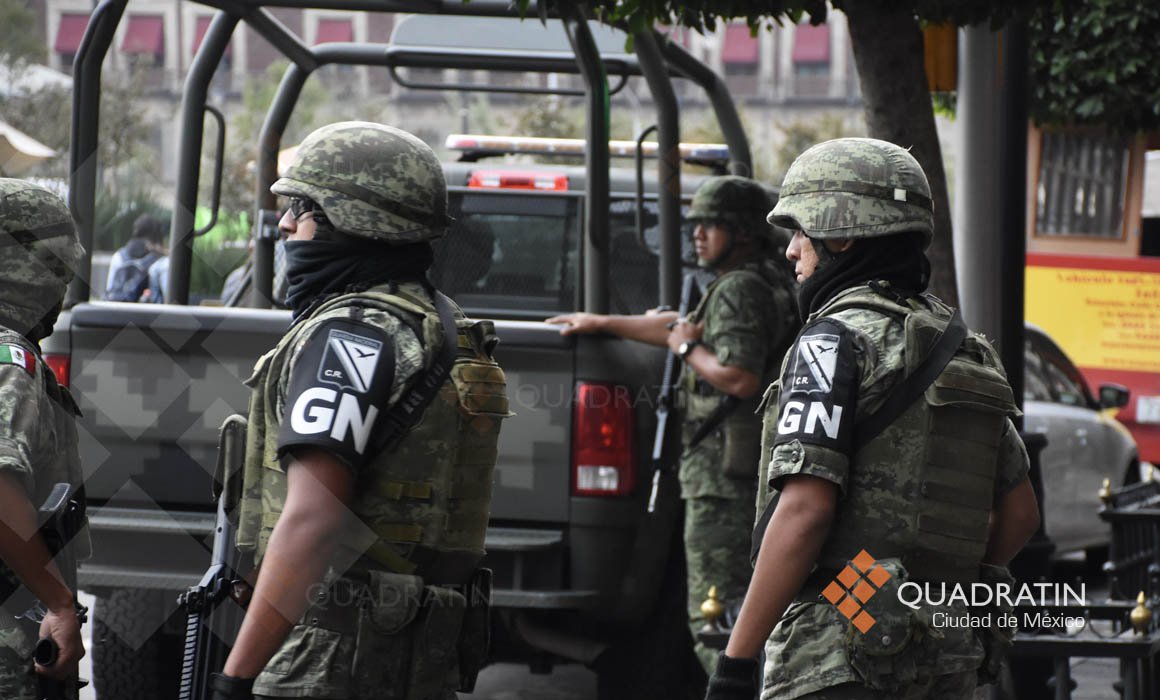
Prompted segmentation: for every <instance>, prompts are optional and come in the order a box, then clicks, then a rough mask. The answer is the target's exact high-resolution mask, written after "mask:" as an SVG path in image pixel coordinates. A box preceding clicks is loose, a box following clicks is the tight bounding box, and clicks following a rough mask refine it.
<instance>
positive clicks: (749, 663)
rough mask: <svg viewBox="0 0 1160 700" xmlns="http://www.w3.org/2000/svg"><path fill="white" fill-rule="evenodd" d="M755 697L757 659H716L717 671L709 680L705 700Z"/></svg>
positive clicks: (749, 698)
mask: <svg viewBox="0 0 1160 700" xmlns="http://www.w3.org/2000/svg"><path fill="white" fill-rule="evenodd" d="M756 697H757V659H735V658H733V657H731V656H725V652H721V654H720V655H719V656H718V657H717V670H716V671H713V675H712V677H710V678H709V690H708V692H706V693H705V700H753V699H754V698H756Z"/></svg>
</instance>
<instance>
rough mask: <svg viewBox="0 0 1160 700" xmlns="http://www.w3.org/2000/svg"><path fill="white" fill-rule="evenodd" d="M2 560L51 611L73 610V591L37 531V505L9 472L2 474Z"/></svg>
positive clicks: (0, 511)
mask: <svg viewBox="0 0 1160 700" xmlns="http://www.w3.org/2000/svg"><path fill="white" fill-rule="evenodd" d="M0 560H2V561H3V562H4V563H5V564H6V565H7V566H8V567H9V568H10V569H12V571H13V572H15V574H16V577H17V578H19V579H20V581H21V583H23V584H24V585H25V586H27V587H28V590H30V591H31V592H32V594H33V595H34V596H36V597H37V599H38V600H40V601H41V602H42V603H44V605H45V607H47V608H48V609H49V610H54V611H70V612H71V611H72V610H73V592H72V591H70V590H69V588H68V586H66V585H65V584H64V579H63V578H62V577H61V575H60V571H59V570H58V569H57V567H56V564H55V563H54V562H53V560H52V554H51V553H50V552H49V551H48V546H47V545H46V544H45V543H44V539H43V538H41V536H40V534H39V533H38V532H37V531H36V508H35V507H33V505H32V502H31V501H30V500H28V494H27V493H26V492H25V491H24V487H23V486H22V485H21V484H20V482H19V481H17V480H16V478H15V477H14V476H12V475H10V474H2V475H0Z"/></svg>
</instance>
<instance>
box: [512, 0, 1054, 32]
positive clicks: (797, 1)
mask: <svg viewBox="0 0 1160 700" xmlns="http://www.w3.org/2000/svg"><path fill="white" fill-rule="evenodd" d="M1043 3H1044V0H1038V4H1043ZM528 4H529V0H519V5H520V6H521V7H524V8H526V7H527V6H528ZM585 4H586V5H588V6H589V7H590V8H591V9H592V12H593V14H594V15H596V16H597V17H598V18H600V19H601V20H603V21H607V22H619V23H623V24H625V25H626V26H627V27H628V28H629V29H630V30H632V31H634V32H635V31H642V30H645V29H649V28H651V27H653V26H656V25H657V24H664V25H673V24H676V25H681V26H685V27H688V28H690V29H694V30H696V31H698V32H704V31H713V30H714V29H716V26H717V22H718V21H720V20H744V21H745V22H746V23H747V24H749V26H750V27H751V28H754V29H756V28H759V27H762V26H769V25H770V24H771V23H774V22H776V23H778V24H782V23H785V22H790V23H794V24H796V23H798V22H800V21H801V20H802V18H803V17H804V18H808V19H809V21H810V22H811V23H813V24H821V23H822V22H825V21H826V12H827V3H826V1H825V0H588V2H587V3H585ZM829 4H830V5H832V6H833V7H834V8H835V9H838V10H845V9H846V6H847V5H851V4H859V5H862V6H872V7H874V6H877V7H882V8H886V7H888V6H889V7H890V8H892V9H894V8H898V7H899V6H908V7H909V8H910V9H911V10H912V12H913V13H914V15H915V16H916V17H919V18H921V19H922V20H924V21H928V22H936V23H938V22H950V23H952V24H955V25H958V26H964V25H968V24H979V23H990V24H991V25H992V26H995V27H998V26H1001V25H1003V24H1004V23H1005V22H1007V20H1009V19H1010V18H1011V17H1013V16H1015V15H1016V14H1018V13H1020V12H1026V11H1029V10H1030V8H1032V7H1033V6H1034V5H1036V4H1037V2H1036V0H1006V1H1004V0H908V1H900V0H831V2H830V3H829Z"/></svg>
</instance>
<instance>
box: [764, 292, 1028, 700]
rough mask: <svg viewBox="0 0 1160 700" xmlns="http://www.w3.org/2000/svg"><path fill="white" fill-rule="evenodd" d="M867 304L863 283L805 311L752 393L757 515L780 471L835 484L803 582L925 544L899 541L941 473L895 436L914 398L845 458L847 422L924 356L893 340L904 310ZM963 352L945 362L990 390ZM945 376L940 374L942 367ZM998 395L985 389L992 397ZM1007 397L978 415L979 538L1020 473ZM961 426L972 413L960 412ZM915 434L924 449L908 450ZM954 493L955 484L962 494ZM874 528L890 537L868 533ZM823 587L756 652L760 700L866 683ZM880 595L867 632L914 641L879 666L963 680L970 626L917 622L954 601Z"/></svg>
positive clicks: (980, 360)
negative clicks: (767, 382)
mask: <svg viewBox="0 0 1160 700" xmlns="http://www.w3.org/2000/svg"><path fill="white" fill-rule="evenodd" d="M874 296H875V293H874V292H872V291H871V290H870V288H869V287H865V286H862V287H855V288H851V289H848V290H846V291H844V292H842V293H840V294H839V295H838V296H837V297H835V298H834V299H833V300H831V301H830V302H828V303H827V304H826V305H825V306H824V307H823V308H822V309H820V310H818V311H817V312H816V313H814V314H813V315H811V316H810V318H809V319H807V321H806V326H805V328H804V329H803V330H802V332H801V334H800V335H799V338H798V340H797V342H796V344H795V346H794V348H793V349H792V350H791V352H790V353H788V354H787V355H786V358H785V361H784V363H783V368H782V374H781V378H780V379H779V381H778V382H777V383H775V384H773V385H772V386H771V387H770V388H769V390H768V391H767V392H766V395H765V398H764V400H765V401H766V404H765V407H764V421H763V424H764V428H763V436H762V455H763V458H762V461H761V475H760V479H759V484H758V485H759V489H760V493H759V497H758V504H759V510H761V509H763V508H764V505H765V503H766V502H768V500H769V498H770V497H771V495H772V493H773V490H774V489H775V488H776V487H777V486H778V485H779V484H780V482H781V480H782V479H784V478H785V477H787V476H791V475H795V474H808V475H811V476H815V477H818V478H821V479H825V480H827V481H830V482H832V483H834V484H835V486H836V487H837V488H838V489H839V500H838V503H837V513H836V514H835V524H834V526H833V527H832V528H831V533H830V536H829V537H828V538H827V542H826V544H824V545H823V553H822V555H821V556H820V557H819V561H818V566H819V568H818V570H817V571H815V575H817V574H819V573H824V574H826V575H828V576H829V577H831V578H832V577H833V572H835V571H836V570H837V569H840V568H841V567H842V566H843V565H844V564H845V562H846V561H849V560H851V559H854V558H855V555H857V554H858V553H859V552H858V548H862V549H865V551H867V552H868V553H869V554H870V555H871V556H873V557H878V558H879V559H882V560H883V561H887V560H888V561H890V562H892V564H891V565H892V566H893V565H898V566H901V565H900V564H899V559H898V558H893V559H887V558H888V557H895V556H901V555H895V554H894V550H893V549H892V547H899V549H905V548H904V547H900V546H899V545H897V542H898V541H904V542H911V541H914V540H915V539H917V540H918V541H919V542H920V543H921V542H926V539H924V538H926V535H923V534H921V533H920V534H919V535H918V536H917V537H916V538H912V539H909V540H908V539H906V533H907V531H912V530H914V529H915V521H916V520H917V519H918V517H919V516H918V515H916V514H919V513H920V511H921V510H922V509H923V508H924V507H925V502H926V501H927V500H930V497H929V496H928V491H927V489H926V483H925V482H926V481H929V480H930V479H936V480H937V475H936V474H935V472H939V471H940V470H939V469H937V468H936V469H933V470H931V469H927V470H926V471H922V467H921V466H919V467H917V468H916V467H915V465H922V464H925V463H927V460H928V459H930V455H931V454H941V453H940V452H938V451H937V450H936V451H935V452H931V451H930V450H928V443H932V440H933V438H931V437H925V438H920V437H919V436H920V435H923V436H925V435H926V434H925V432H924V430H923V429H921V428H918V429H916V430H907V429H904V428H903V427H901V426H903V424H905V423H906V421H907V420H909V416H910V415H911V414H912V413H915V412H916V411H925V410H927V409H926V408H925V407H926V405H927V403H926V402H924V401H922V400H920V401H917V402H915V404H913V405H912V406H911V408H909V409H907V411H906V412H905V413H903V414H902V415H901V416H900V417H899V418H898V419H897V420H896V421H895V423H894V424H892V425H891V426H890V427H888V428H887V429H886V430H885V431H883V433H881V434H880V435H879V436H878V437H877V438H874V439H873V440H870V441H869V442H868V443H867V444H866V445H864V446H863V447H861V448H859V449H857V451H856V452H855V448H854V442H853V437H854V434H855V433H854V426H855V425H856V424H857V423H858V421H859V420H861V419H863V418H865V417H866V416H868V415H870V414H872V413H873V412H874V411H876V410H877V409H878V408H879V407H880V406H881V405H882V403H883V401H884V400H885V398H886V396H887V395H888V393H889V391H890V390H891V389H892V388H893V387H894V386H895V385H896V384H897V383H898V382H899V381H900V380H901V378H902V377H903V376H905V374H906V373H907V371H908V370H912V369H913V368H914V366H915V365H916V363H917V362H918V361H920V360H921V359H922V357H924V356H925V355H926V352H925V351H924V350H925V349H924V348H922V347H921V346H919V347H916V346H915V342H916V341H915V339H914V338H913V337H912V336H910V335H908V334H907V332H906V331H907V329H908V328H909V327H910V326H911V325H912V324H911V323H910V322H909V320H907V321H906V322H905V323H904V319H909V318H910V316H909V315H904V316H903V317H902V318H900V317H898V316H895V315H891V314H887V313H883V312H881V311H879V310H877V309H872V308H865V307H862V306H858V303H859V301H860V300H859V297H860V298H861V300H862V301H866V300H870V301H873V299H872V297H874ZM916 303H918V304H919V305H920V306H921V305H922V304H925V305H926V307H925V308H924V309H923V310H922V313H926V314H928V315H933V317H935V318H940V317H941V318H942V319H944V323H945V319H946V318H949V310H948V309H947V307H945V305H942V304H941V303H940V302H937V300H934V299H933V298H929V297H928V298H926V301H925V302H916ZM928 342H929V339H928ZM962 348H963V349H961V350H960V354H959V355H957V356H956V358H960V357H963V356H964V355H965V356H966V357H967V358H968V360H967V362H966V363H965V364H966V365H968V366H977V367H979V368H982V369H981V371H984V372H985V371H989V372H991V373H992V375H996V374H997V376H998V378H999V381H1000V382H1001V383H1002V384H1003V385H1004V386H1005V385H1006V380H1005V377H1003V375H1002V369H1001V366H999V364H998V358H997V356H996V355H995V354H994V350H993V349H991V347H990V345H989V344H988V343H987V342H986V341H985V340H984V339H982V337H981V336H977V335H968V338H967V340H966V341H965V342H964V344H963V345H962ZM908 350H909V352H908ZM958 362H959V360H958V359H956V360H954V361H952V365H951V367H952V369H953V368H955V367H957V364H955V363H958ZM908 363H909V364H908ZM946 374H948V371H944V375H946ZM941 379H942V377H940V379H939V380H936V382H935V384H934V385H932V386H931V387H930V388H928V390H927V394H926V397H927V401H928V402H929V401H932V400H934V401H935V402H936V403H938V402H940V401H941V400H942V398H943V397H941V396H935V394H932V393H931V392H935V393H936V394H937V392H939V391H941V389H940V387H941V386H942V384H940V381H941ZM1001 389H1002V387H1000V390H999V391H998V392H997V393H999V394H1002V391H1001ZM1006 391H1007V393H1006V398H1005V399H1004V398H1003V397H1002V396H1000V398H999V400H997V401H996V404H995V410H993V411H991V412H990V413H989V414H986V413H985V412H984V413H985V415H990V416H992V418H991V419H989V420H991V423H989V425H993V427H992V428H991V430H992V432H993V436H994V442H993V443H992V447H991V448H990V452H989V454H990V457H989V459H990V460H991V462H992V464H991V465H985V466H988V467H989V468H990V471H989V473H990V474H991V477H990V480H989V481H987V482H985V483H983V484H980V485H979V488H981V489H982V491H981V493H980V494H978V496H979V500H980V501H981V502H980V503H978V504H977V506H976V507H977V508H978V510H979V522H980V524H981V525H980V527H981V530H982V537H983V538H984V541H985V537H986V530H987V528H986V522H987V519H986V516H987V513H988V509H989V507H990V504H991V503H992V502H994V500H995V499H998V498H999V497H1000V496H1001V495H1003V494H1005V493H1006V492H1007V491H1009V490H1010V489H1011V488H1013V487H1014V486H1015V485H1016V484H1018V483H1019V482H1020V481H1021V480H1022V479H1023V478H1024V476H1025V475H1026V473H1027V468H1028V462H1027V453H1026V450H1025V449H1024V447H1023V443H1022V441H1021V440H1020V439H1019V436H1018V433H1017V432H1016V431H1015V429H1014V426H1013V425H1012V423H1011V421H1010V419H1009V418H1008V417H1007V416H1008V415H1009V414H1008V413H1006V412H1005V411H1006V410H1007V409H1006V406H1007V405H1009V406H1010V410H1012V411H1013V410H1014V406H1013V404H1009V401H1010V389H1009V387H1007V388H1006ZM932 396H933V397H934V399H932ZM1005 402H1006V403H1005ZM949 403H953V401H952V402H949ZM940 405H941V404H940ZM915 415H917V413H915ZM926 416H927V414H925V413H924V414H923V415H922V416H918V418H920V419H925V418H926ZM984 417H985V416H984ZM936 418H937V416H936ZM930 420H931V425H935V424H937V423H938V421H937V420H935V419H930ZM962 420H964V421H971V420H974V418H972V417H971V416H969V415H966V414H964V415H963V416H962ZM914 422H915V423H916V424H917V423H918V422H921V421H918V420H916V421H914ZM923 425H925V423H923ZM933 429H934V428H931V430H933ZM918 439H922V440H923V441H921V442H916V440H918ZM943 442H946V441H943ZM876 446H877V447H876ZM936 447H937V446H936ZM923 455H926V456H925V457H924V456H923ZM916 456H917V457H916ZM912 457H916V458H914V459H912ZM980 466H982V465H980ZM942 471H947V470H942ZM973 471H974V470H972V472H973ZM912 472H913V473H912ZM969 476H970V474H965V473H964V472H962V471H955V472H954V473H952V474H949V475H948V476H947V478H951V479H965V478H967V477H969ZM919 480H924V482H923V484H922V487H921V489H920V487H919V486H918V485H917V481H919ZM962 488H963V489H964V490H966V489H967V487H966V486H963V487H962ZM868 494H869V495H870V496H872V498H869V501H872V503H871V505H870V506H867V502H868V498H867V495H868ZM960 495H962V494H960ZM963 498H965V496H963ZM952 500H953V499H952ZM960 500H962V499H960ZM951 507H953V506H947V507H946V508H945V509H944V510H950V508H951ZM943 514H944V515H946V513H943ZM949 517H951V518H954V519H955V520H956V523H955V524H957V525H962V523H961V522H958V521H959V518H957V514H954V513H951V514H950V515H949ZM924 528H925V526H923V525H919V526H918V527H917V530H922V531H923V532H925V530H924ZM883 531H885V532H888V533H896V534H894V535H881V533H882V532H883ZM897 533H902V534H900V535H899V534H897ZM835 543H838V544H841V545H842V546H841V548H842V549H843V551H845V550H846V549H849V548H850V547H854V551H849V552H847V553H844V554H843V555H842V556H841V557H840V560H839V558H837V555H833V553H832V552H831V550H832V549H834V547H835ZM927 546H928V547H929V543H927ZM827 553H829V554H830V555H833V556H831V558H832V559H833V560H832V561H831V560H829V559H827V556H829V555H828V554H827ZM966 566H973V567H975V569H976V570H977V568H978V559H975V560H973V561H971V562H967V564H966ZM891 574H892V577H891V578H892V579H897V578H898V577H899V576H901V569H898V570H892V571H891ZM909 575H910V577H911V578H917V579H922V578H923V577H921V576H918V577H916V576H914V575H913V572H911V573H909ZM822 578H825V576H823V577H822ZM825 583H826V582H824V581H816V580H813V579H811V581H810V582H809V583H807V586H806V588H807V590H806V591H805V592H803V594H802V595H799V597H798V599H797V601H796V602H794V603H793V604H792V605H791V606H790V607H789V609H788V610H787V611H786V612H785V614H784V615H783V616H782V619H781V621H780V622H779V623H778V625H777V627H776V628H775V629H774V631H773V634H772V635H771V637H770V639H769V641H768V643H767V645H766V654H767V663H766V669H765V683H764V690H763V694H762V697H763V698H772V697H776V698H796V697H799V696H801V695H805V694H808V693H812V692H817V691H819V690H822V689H824V688H828V687H831V686H835V685H839V684H842V683H850V682H859V683H867V676H866V670H865V669H864V668H863V669H861V670H857V669H855V665H854V664H853V663H852V662H851V659H853V658H855V655H856V652H857V650H858V646H857V644H856V643H857V642H861V641H864V640H866V639H868V635H867V634H864V633H863V631H860V630H858V629H855V628H854V627H853V623H852V621H851V620H849V619H847V618H846V617H845V616H843V614H842V613H841V612H840V611H839V609H838V608H837V607H835V605H834V604H831V602H827V599H825V598H823V597H821V596H819V595H818V590H819V589H820V586H824V585H825ZM892 597H893V596H891V595H878V596H875V597H874V598H872V599H871V600H878V599H881V600H880V601H879V602H880V603H882V609H880V610H878V609H876V610H875V615H874V617H876V618H879V622H881V623H883V624H880V625H878V624H876V625H875V626H874V628H872V629H873V630H874V631H881V630H882V629H885V628H887V627H888V626H889V624H891V623H892V622H893V621H894V618H895V617H899V619H900V620H901V621H900V622H898V624H899V625H902V626H904V627H908V628H910V629H912V630H913V635H910V634H909V633H908V638H909V636H913V640H912V641H908V642H907V643H906V645H905V648H899V649H898V650H895V651H894V655H891V654H886V653H884V650H883V649H878V650H877V652H875V653H877V654H878V657H879V658H880V659H882V660H883V664H885V665H887V666H889V665H890V664H889V663H887V662H891V660H892V659H895V658H897V659H900V660H901V661H900V663H899V664H895V665H894V666H892V667H891V668H895V667H897V668H901V666H904V665H906V664H911V668H912V669H913V668H914V667H915V664H917V665H918V667H919V670H920V671H922V672H926V673H929V674H933V675H942V674H952V673H958V672H967V671H969V672H971V673H973V672H974V670H975V669H976V668H977V666H978V665H979V663H980V662H981V661H982V649H981V647H980V645H979V643H978V641H976V639H975V636H974V633H973V631H972V630H970V629H962V628H945V629H938V630H935V629H931V626H930V616H931V615H932V614H933V613H934V612H943V613H946V614H948V615H951V616H956V615H963V614H966V612H967V611H966V610H965V608H964V607H963V606H958V605H947V606H940V607H937V608H935V607H933V606H925V605H923V606H921V609H920V610H918V611H915V612H913V613H912V612H910V611H909V609H908V608H906V607H904V606H902V605H901V604H899V603H898V602H897V600H888V599H890V598H892ZM836 602H839V601H835V603H836ZM886 603H892V605H886ZM908 615H909V616H911V617H907V616H908ZM911 618H913V619H911ZM908 620H909V621H908ZM869 631H870V630H867V632H869ZM896 636H899V637H901V635H896ZM886 640H887V642H889V640H890V637H889V636H887V637H886ZM879 641H880V640H879ZM895 641H897V639H896V640H895ZM886 676H889V674H886ZM879 680H880V681H881V682H883V683H886V684H887V685H889V684H890V683H893V682H898V683H899V684H900V685H899V686H898V687H895V688H893V690H897V689H898V688H899V687H902V686H905V685H906V683H905V681H904V680H899V679H896V678H892V677H886V678H885V680H882V679H879ZM875 682H877V681H875ZM871 687H877V686H871Z"/></svg>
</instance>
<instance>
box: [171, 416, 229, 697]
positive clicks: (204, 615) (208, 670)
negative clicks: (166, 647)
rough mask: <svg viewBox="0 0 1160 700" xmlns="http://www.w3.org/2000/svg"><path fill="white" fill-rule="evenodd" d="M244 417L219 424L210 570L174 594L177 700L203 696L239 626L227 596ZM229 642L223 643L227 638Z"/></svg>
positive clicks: (218, 669) (205, 695) (222, 665)
mask: <svg viewBox="0 0 1160 700" xmlns="http://www.w3.org/2000/svg"><path fill="white" fill-rule="evenodd" d="M245 444H246V419H245V418H244V417H243V416H239V415H232V416H230V417H229V418H227V419H226V420H225V422H224V423H222V427H221V435H220V437H219V450H218V463H217V469H216V471H215V474H214V490H215V491H216V492H217V493H216V495H217V503H218V506H217V521H216V525H215V528H214V542H213V554H212V556H211V559H210V566H209V569H207V570H206V572H205V574H204V575H203V576H202V577H201V581H199V582H198V584H197V585H196V586H193V587H192V588H190V589H189V590H188V591H186V592H185V593H183V594H182V595H181V596H180V597H179V598H178V604H179V605H181V606H182V607H184V608H185V610H186V614H187V617H186V623H185V655H184V658H183V660H182V665H181V684H180V686H179V689H178V700H205V698H207V697H209V679H210V675H211V674H212V673H214V672H215V671H220V670H221V669H222V667H224V666H225V661H226V657H228V656H229V653H230V648H231V646H232V642H233V639H234V637H235V635H236V634H237V629H238V626H239V625H240V624H241V618H242V615H241V608H240V607H239V606H238V605H236V604H234V601H233V598H232V596H231V594H232V592H233V588H234V586H235V585H236V584H237V583H238V582H239V579H240V577H239V575H238V573H237V572H238V569H239V567H240V565H241V557H240V555H239V553H238V551H237V547H236V545H235V542H234V534H235V531H236V527H237V522H236V519H235V518H236V514H235V511H236V507H237V498H238V490H239V488H240V484H239V483H238V479H239V478H240V476H241V466H242V461H243V460H244V458H245ZM227 640H228V641H227Z"/></svg>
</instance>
